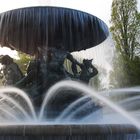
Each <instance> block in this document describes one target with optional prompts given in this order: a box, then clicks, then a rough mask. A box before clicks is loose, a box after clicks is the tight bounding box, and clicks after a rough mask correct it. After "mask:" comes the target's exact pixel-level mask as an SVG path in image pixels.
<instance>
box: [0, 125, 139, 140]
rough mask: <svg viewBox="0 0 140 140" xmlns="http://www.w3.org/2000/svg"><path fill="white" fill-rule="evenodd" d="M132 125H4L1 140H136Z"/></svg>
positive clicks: (0, 135)
mask: <svg viewBox="0 0 140 140" xmlns="http://www.w3.org/2000/svg"><path fill="white" fill-rule="evenodd" d="M138 137H139V135H138V129H137V128H136V127H135V126H133V125H126V124H123V125H122V124H109V125H93V124H90V125H4V126H0V139H2V140H10V139H12V140H13V139H14V140H93V139H94V140H130V139H131V140H138Z"/></svg>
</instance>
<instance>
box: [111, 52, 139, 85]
mask: <svg viewBox="0 0 140 140" xmlns="http://www.w3.org/2000/svg"><path fill="white" fill-rule="evenodd" d="M113 66H114V71H112V72H111V74H110V79H111V80H110V81H111V83H110V84H111V85H112V87H114V88H120V87H131V86H137V85H140V79H139V77H140V58H139V57H135V59H133V60H131V61H130V59H129V58H127V57H124V56H122V55H118V56H116V57H115V59H114V64H113Z"/></svg>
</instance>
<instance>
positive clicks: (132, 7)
mask: <svg viewBox="0 0 140 140" xmlns="http://www.w3.org/2000/svg"><path fill="white" fill-rule="evenodd" d="M139 17H140V16H139V13H138V11H137V1H136V0H113V3H112V14H111V24H112V26H111V28H110V29H111V32H112V35H113V39H114V41H115V45H116V48H117V51H119V52H120V53H121V55H124V56H127V57H128V58H129V59H130V60H133V59H134V57H135V54H136V53H137V49H138V48H139V42H138V35H139V33H140V32H139V31H140V23H139V21H140V20H139Z"/></svg>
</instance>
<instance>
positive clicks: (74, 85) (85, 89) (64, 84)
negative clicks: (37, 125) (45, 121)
mask: <svg viewBox="0 0 140 140" xmlns="http://www.w3.org/2000/svg"><path fill="white" fill-rule="evenodd" d="M65 87H68V88H74V89H77V90H80V91H82V92H84V93H86V94H88V95H90V96H92V97H94V98H96V99H97V100H100V101H102V102H103V103H104V104H106V105H108V106H109V107H110V108H112V109H113V110H115V111H117V112H118V113H120V114H121V115H122V116H124V117H125V118H127V119H128V120H129V121H130V122H131V123H132V124H134V125H135V126H137V127H138V128H140V123H139V121H138V120H136V119H135V118H133V117H132V116H131V115H130V114H129V113H128V112H127V111H125V110H123V109H122V108H120V107H118V106H117V105H115V104H114V103H113V102H111V101H110V100H108V99H106V98H105V97H103V96H101V95H99V94H97V93H96V92H93V89H91V88H89V87H87V86H85V85H84V84H81V83H78V82H75V81H62V82H59V83H57V84H56V85H54V86H53V87H52V88H51V89H50V90H49V91H48V93H47V95H46V97H45V98H44V101H43V104H42V107H41V111H40V115H39V119H40V120H41V119H42V118H43V114H44V109H45V106H46V104H47V102H48V101H49V99H50V98H51V96H52V95H54V93H55V92H56V91H57V90H58V89H60V88H65Z"/></svg>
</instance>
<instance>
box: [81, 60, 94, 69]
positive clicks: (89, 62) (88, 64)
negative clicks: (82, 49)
mask: <svg viewBox="0 0 140 140" xmlns="http://www.w3.org/2000/svg"><path fill="white" fill-rule="evenodd" d="M92 60H93V59H90V60H88V59H83V64H84V65H86V66H89V67H90V66H92Z"/></svg>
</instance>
